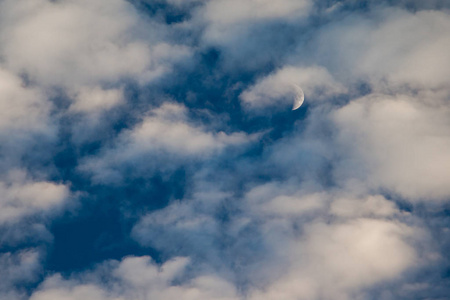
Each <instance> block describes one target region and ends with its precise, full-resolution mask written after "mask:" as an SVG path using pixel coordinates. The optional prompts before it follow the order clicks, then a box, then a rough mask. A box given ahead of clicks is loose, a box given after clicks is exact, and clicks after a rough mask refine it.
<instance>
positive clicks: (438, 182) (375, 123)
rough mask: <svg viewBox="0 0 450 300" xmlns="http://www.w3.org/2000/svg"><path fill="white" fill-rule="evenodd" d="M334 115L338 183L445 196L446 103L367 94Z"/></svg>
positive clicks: (449, 140) (411, 195) (417, 196)
mask: <svg viewBox="0 0 450 300" xmlns="http://www.w3.org/2000/svg"><path fill="white" fill-rule="evenodd" d="M427 101H431V98H428V99H427ZM436 102H437V103H439V100H438V101H435V103H436ZM333 117H334V121H335V124H336V128H337V131H338V135H337V142H338V145H340V146H339V147H342V148H341V151H342V153H344V157H345V158H344V159H343V161H342V162H341V163H340V165H339V167H338V168H337V170H336V173H335V176H336V179H337V180H338V181H340V182H342V181H345V180H350V179H353V180H356V181H358V178H361V179H362V181H363V182H364V183H363V184H366V185H368V186H369V187H371V188H381V189H388V190H391V191H392V192H394V193H397V194H399V195H401V196H402V197H405V198H407V199H409V200H411V201H418V200H422V201H423V200H425V199H426V201H431V200H447V199H448V198H449V196H450V190H449V189H448V186H449V183H450V182H448V180H447V178H449V175H450V174H449V173H448V170H449V169H450V165H448V163H450V157H449V156H448V153H447V152H446V151H445V149H446V148H448V146H450V136H449V135H448V132H449V129H450V124H449V123H448V118H449V108H448V105H447V104H444V103H443V104H442V105H439V104H437V105H434V106H430V105H427V104H423V103H420V102H418V101H417V100H416V99H415V98H412V97H408V96H385V95H371V96H368V97H365V98H361V99H358V100H355V101H353V102H351V103H349V104H348V105H347V106H345V107H343V108H341V109H340V110H338V111H336V112H335V113H334V115H333ZM360 176H361V177H360Z"/></svg>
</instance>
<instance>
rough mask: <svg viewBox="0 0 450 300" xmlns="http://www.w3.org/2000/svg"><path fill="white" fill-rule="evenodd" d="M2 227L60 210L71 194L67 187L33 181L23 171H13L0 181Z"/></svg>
mask: <svg viewBox="0 0 450 300" xmlns="http://www.w3.org/2000/svg"><path fill="white" fill-rule="evenodd" d="M0 191H1V195H2V196H1V200H0V208H1V213H0V225H5V224H8V223H16V222H19V221H21V220H22V219H23V218H25V217H27V216H31V215H36V214H41V213H52V211H57V210H58V209H60V208H61V207H62V206H63V205H64V203H65V201H66V200H68V199H69V196H70V192H69V189H68V187H67V186H65V185H63V184H57V183H53V182H48V181H33V180H30V179H28V178H27V175H26V173H25V172H23V171H11V172H10V174H9V176H8V178H7V179H6V180H4V181H0Z"/></svg>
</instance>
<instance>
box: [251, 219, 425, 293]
mask: <svg viewBox="0 0 450 300" xmlns="http://www.w3.org/2000/svg"><path fill="white" fill-rule="evenodd" d="M303 232H304V234H303V235H302V237H301V238H300V239H299V240H298V241H295V240H291V243H290V244H288V245H284V246H285V247H287V249H286V250H285V251H284V256H285V257H288V260H289V263H288V264H285V268H286V269H285V270H284V272H283V273H281V274H280V276H279V277H278V278H276V279H275V281H274V282H272V283H271V284H269V285H268V286H266V287H265V288H264V289H263V290H262V291H254V292H253V294H252V297H251V299H283V300H290V299H292V300H293V299H353V297H355V296H356V295H357V294H358V293H360V292H361V291H363V290H364V289H365V288H367V287H369V286H370V285H373V284H376V283H379V282H382V281H385V280H391V279H394V278H396V277H398V276H399V275H401V273H402V272H404V271H406V270H407V269H408V268H411V267H413V266H415V265H416V259H417V255H416V252H415V251H414V249H413V248H412V246H410V245H408V243H407V242H406V239H407V238H408V237H410V236H411V235H414V231H413V229H412V228H409V227H407V226H405V225H401V224H398V223H396V222H391V221H383V220H374V219H354V220H351V221H348V222H344V223H331V224H330V223H328V224H327V223H324V222H321V221H317V222H313V223H311V224H308V225H306V227H305V228H304V230H303ZM387 257H389V259H386V258H387Z"/></svg>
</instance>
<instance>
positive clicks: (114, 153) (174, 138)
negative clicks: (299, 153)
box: [81, 103, 250, 181]
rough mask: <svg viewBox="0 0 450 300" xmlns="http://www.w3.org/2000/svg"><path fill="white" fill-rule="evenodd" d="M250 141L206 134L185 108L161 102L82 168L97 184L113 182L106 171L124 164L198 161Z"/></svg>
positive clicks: (240, 135)
mask: <svg viewBox="0 0 450 300" xmlns="http://www.w3.org/2000/svg"><path fill="white" fill-rule="evenodd" d="M249 138H250V136H248V135H246V134H244V133H232V134H227V133H225V132H222V131H220V132H214V131H209V130H208V129H207V128H205V127H204V126H202V125H201V124H195V123H194V122H193V121H192V120H190V119H189V117H188V110H187V108H186V107H185V106H183V105H179V104H173V103H164V104H163V105H161V106H160V107H158V108H155V109H153V110H152V111H150V113H149V114H148V116H146V117H144V118H143V120H142V122H141V123H139V124H137V125H136V126H135V127H134V128H132V129H129V130H125V131H123V132H122V133H121V135H120V136H119V137H118V139H117V141H116V143H115V145H113V147H111V148H109V149H108V148H107V149H105V150H104V152H103V153H101V155H100V156H98V157H93V158H88V159H87V160H85V162H84V164H83V165H82V166H81V169H82V170H84V171H88V172H92V173H94V178H95V177H97V178H98V179H99V180H100V181H101V180H112V179H113V177H111V176H114V174H112V173H109V172H110V171H111V170H108V169H109V168H116V167H119V168H120V167H121V165H122V166H124V165H127V164H132V165H136V164H139V165H141V166H148V167H150V166H152V165H156V164H157V163H158V161H156V160H155V159H156V158H158V159H159V160H161V159H162V160H167V159H168V163H170V162H172V163H173V162H174V161H179V160H184V159H185V158H189V159H200V160H201V159H202V158H203V159H204V158H207V157H208V156H210V155H212V154H217V153H220V152H221V151H222V150H223V149H225V148H226V147H231V146H238V145H241V144H244V143H246V142H247V141H248V139H249ZM149 159H150V160H151V161H147V160H149ZM161 167H162V166H161ZM166 167H168V166H166Z"/></svg>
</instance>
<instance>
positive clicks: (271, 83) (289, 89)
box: [240, 67, 346, 108]
mask: <svg viewBox="0 0 450 300" xmlns="http://www.w3.org/2000/svg"><path fill="white" fill-rule="evenodd" d="M293 85H298V86H300V87H301V88H302V89H303V91H304V93H305V99H307V100H308V102H310V103H314V102H316V101H320V100H322V101H323V100H324V99H330V98H331V97H333V96H337V95H339V94H343V93H345V92H346V88H345V87H344V86H343V85H342V84H340V83H339V82H337V81H336V80H335V79H334V78H333V76H331V75H330V74H329V73H328V72H327V70H326V69H324V68H322V67H310V68H299V67H284V68H283V69H281V70H278V71H276V72H275V73H274V74H270V75H268V76H267V77H264V78H262V79H260V80H259V81H258V82H257V83H256V84H255V85H254V86H252V87H250V88H248V89H247V90H245V91H244V92H243V93H242V94H241V95H240V98H241V99H242V101H243V102H244V104H246V105H248V106H249V107H250V108H264V107H271V108H276V107H277V106H284V105H283V104H285V103H288V104H289V105H292V103H293V102H294V100H293V99H294V98H295V96H296V93H297V91H296V90H295V88H294V86H293Z"/></svg>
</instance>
